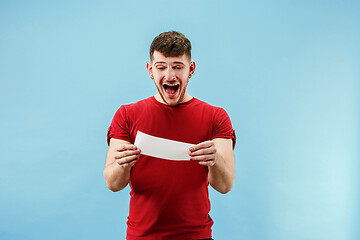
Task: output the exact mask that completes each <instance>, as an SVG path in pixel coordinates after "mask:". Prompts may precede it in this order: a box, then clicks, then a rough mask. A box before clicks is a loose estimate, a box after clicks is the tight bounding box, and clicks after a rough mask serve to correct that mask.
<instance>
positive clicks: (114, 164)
mask: <svg viewBox="0 0 360 240" xmlns="http://www.w3.org/2000/svg"><path fill="white" fill-rule="evenodd" d="M140 152H141V150H140V149H139V148H137V147H136V146H135V145H133V144H131V143H130V142H127V141H124V140H119V139H115V138H111V139H110V144H109V150H108V154H107V157H106V165H105V169H104V177H105V181H106V185H107V186H108V188H109V189H110V190H112V191H120V190H121V189H123V188H124V187H126V185H127V184H128V183H129V180H130V169H131V167H132V166H134V164H135V163H136V162H137V161H138V160H139V158H140Z"/></svg>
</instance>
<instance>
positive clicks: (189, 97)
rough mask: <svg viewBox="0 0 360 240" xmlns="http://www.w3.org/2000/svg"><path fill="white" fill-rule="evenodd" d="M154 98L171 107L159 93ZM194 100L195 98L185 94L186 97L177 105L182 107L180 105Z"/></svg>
mask: <svg viewBox="0 0 360 240" xmlns="http://www.w3.org/2000/svg"><path fill="white" fill-rule="evenodd" d="M154 97H155V99H156V100H157V101H158V102H160V103H163V104H165V105H169V104H168V103H166V102H165V101H164V99H163V98H162V97H161V95H160V94H159V93H157V94H155V96H154ZM192 98H193V97H192V96H190V94H188V93H185V95H184V97H183V98H182V99H181V100H180V101H179V102H178V103H177V104H176V105H180V104H182V103H186V102H187V101H190V100H191V99H192ZM176 105H175V106H176Z"/></svg>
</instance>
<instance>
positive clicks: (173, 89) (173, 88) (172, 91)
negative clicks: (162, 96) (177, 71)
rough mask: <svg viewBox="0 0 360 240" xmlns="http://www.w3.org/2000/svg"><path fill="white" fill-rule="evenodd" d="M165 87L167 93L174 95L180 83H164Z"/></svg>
mask: <svg viewBox="0 0 360 240" xmlns="http://www.w3.org/2000/svg"><path fill="white" fill-rule="evenodd" d="M163 87H164V89H165V92H166V93H167V94H170V95H173V94H175V93H176V92H177V90H178V89H179V87H180V84H164V85H163Z"/></svg>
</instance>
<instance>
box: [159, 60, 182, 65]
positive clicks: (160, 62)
mask: <svg viewBox="0 0 360 240" xmlns="http://www.w3.org/2000/svg"><path fill="white" fill-rule="evenodd" d="M156 64H167V62H164V61H159V62H155V63H154V65H156ZM170 64H182V65H185V64H184V63H183V62H172V63H170Z"/></svg>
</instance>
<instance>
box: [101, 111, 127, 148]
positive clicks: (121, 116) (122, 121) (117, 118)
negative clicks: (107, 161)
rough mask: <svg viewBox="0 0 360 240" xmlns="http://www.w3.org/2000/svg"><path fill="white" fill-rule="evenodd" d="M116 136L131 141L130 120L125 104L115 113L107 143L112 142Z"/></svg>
mask: <svg viewBox="0 0 360 240" xmlns="http://www.w3.org/2000/svg"><path fill="white" fill-rule="evenodd" d="M111 138H116V139H121V140H125V141H128V142H131V138H130V128H129V120H128V117H127V111H126V107H125V106H121V107H120V108H119V109H118V110H117V111H116V113H115V115H114V118H113V119H112V121H111V125H110V127H109V129H108V132H107V143H108V145H109V144H110V139H111Z"/></svg>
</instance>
